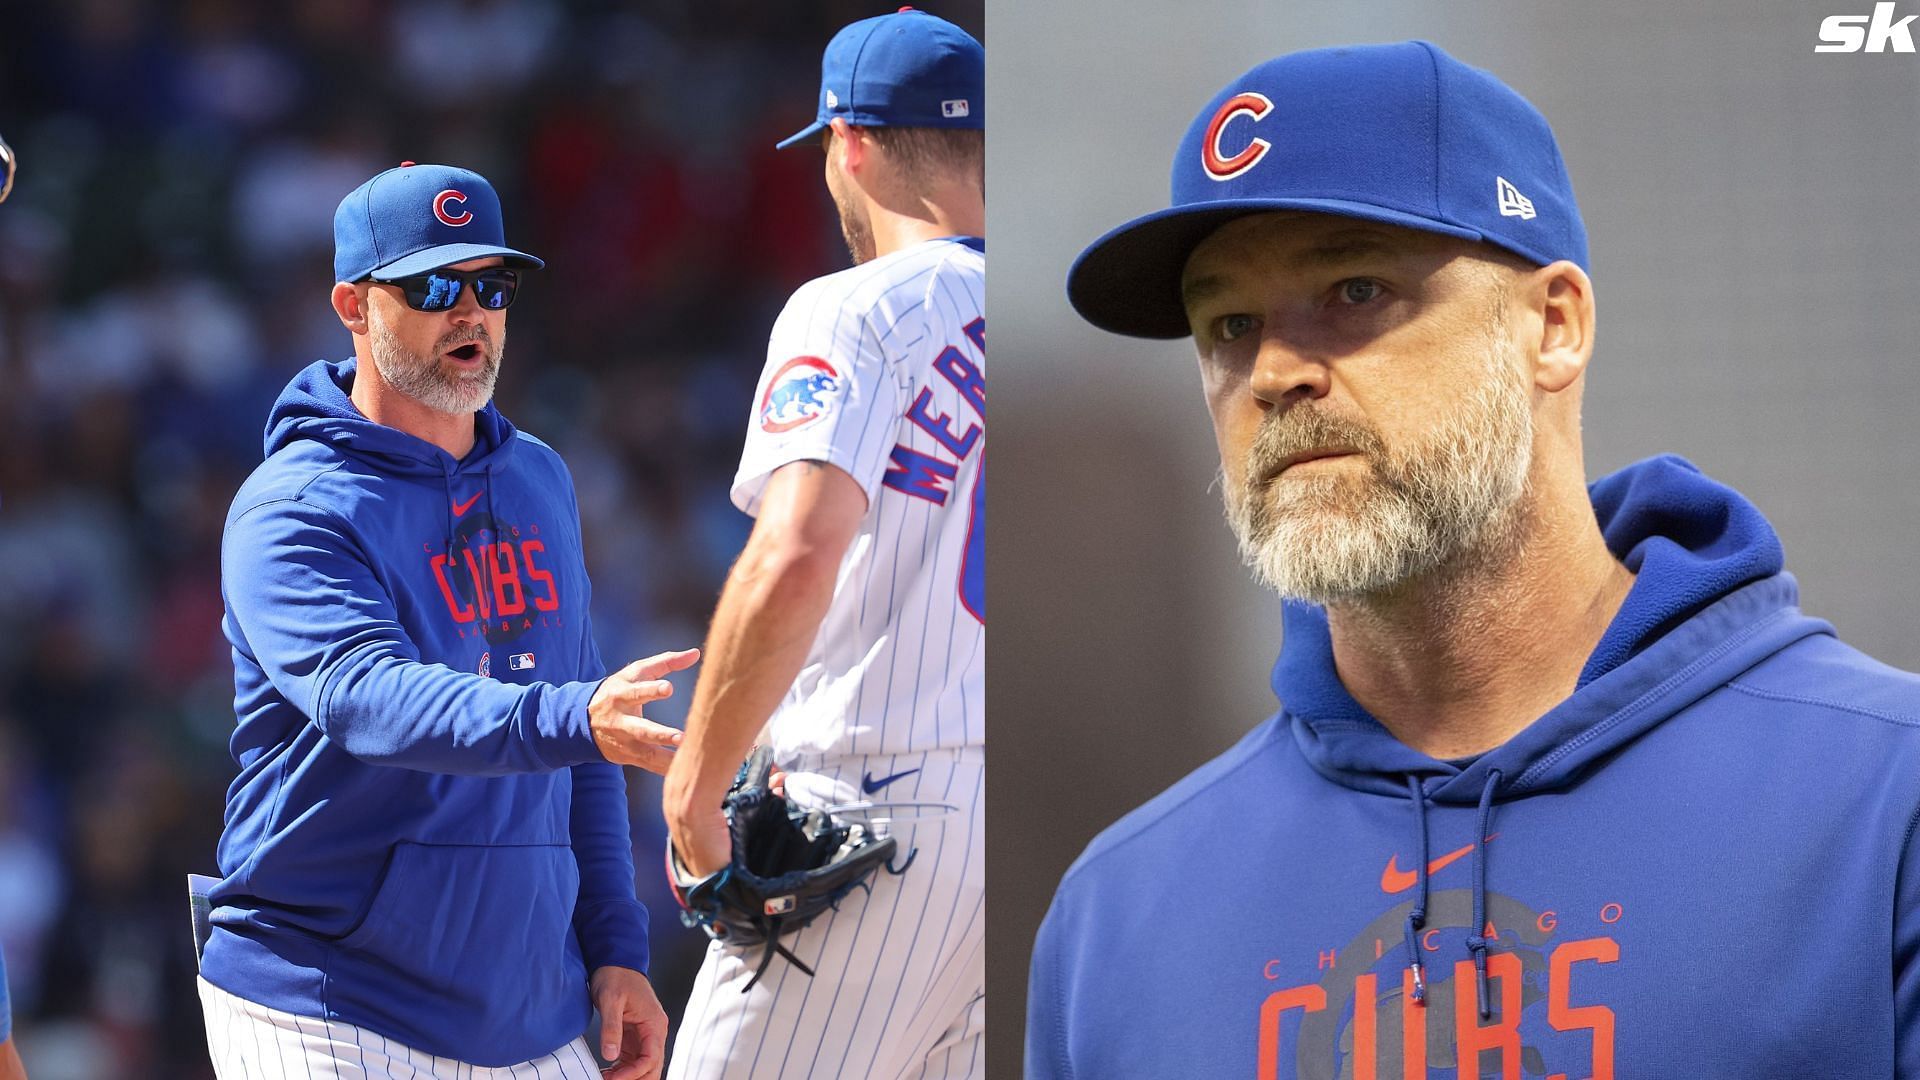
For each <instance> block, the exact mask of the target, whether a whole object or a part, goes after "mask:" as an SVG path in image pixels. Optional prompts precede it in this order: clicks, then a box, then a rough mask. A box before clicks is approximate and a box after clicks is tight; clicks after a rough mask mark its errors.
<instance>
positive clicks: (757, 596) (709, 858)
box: [663, 460, 867, 875]
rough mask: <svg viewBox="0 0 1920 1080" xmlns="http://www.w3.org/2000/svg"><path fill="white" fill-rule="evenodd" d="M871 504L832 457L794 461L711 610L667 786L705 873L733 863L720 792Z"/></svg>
mask: <svg viewBox="0 0 1920 1080" xmlns="http://www.w3.org/2000/svg"><path fill="white" fill-rule="evenodd" d="M866 512H867V496H866V492H865V491H863V490H862V489H861V487H860V484H859V483H858V482H857V481H855V480H854V478H853V477H852V476H850V475H848V474H847V473H846V472H844V471H842V470H841V469H840V468H839V467H837V466H834V465H829V464H826V463H825V462H821V461H812V460H803V461H794V462H789V463H788V464H786V465H782V466H781V467H780V468H779V469H777V470H775V472H774V473H773V475H772V476H771V477H770V478H769V479H768V481H767V485H766V489H765V492H764V495H763V496H762V499H761V503H760V508H759V519H758V521H756V522H755V524H754V527H753V534H752V535H751V536H750V537H749V538H748V539H747V545H746V548H745V549H744V550H742V551H741V553H740V558H739V560H738V561H736V562H735V563H734V566H733V570H732V572H731V573H729V574H728V575H727V583H726V586H725V587H724V588H723V589H722V590H721V593H720V603H719V606H718V607H717V608H716V609H715V611H714V615H713V625H712V627H711V629H709V631H708V634H707V646H706V650H705V657H706V659H705V666H704V668H703V670H702V672H701V675H700V681H699V683H698V684H697V685H696V686H695V688H694V693H693V706H692V708H691V710H690V712H689V714H688V716H687V731H686V736H685V740H684V741H683V742H682V744H681V746H680V749H679V752H678V753H677V754H676V755H675V758H674V762H673V767H672V769H670V770H669V771H668V773H667V781H666V787H665V791H664V795H663V803H664V805H663V810H664V811H665V814H666V818H667V827H668V829H669V831H670V832H671V833H672V837H673V844H674V850H676V851H677V852H679V854H680V858H681V861H682V863H683V864H684V865H685V866H686V868H687V870H689V871H690V872H692V873H694V874H696V875H706V874H710V873H713V872H714V871H716V870H718V869H719V868H720V867H722V866H724V865H726V863H727V861H728V854H729V849H728V841H727V829H726V821H725V819H724V817H723V816H722V814H721V811H720V805H721V800H722V799H723V798H724V797H725V795H726V792H727V787H728V785H729V784H730V783H731V782H732V780H733V776H734V773H735V772H736V771H737V770H738V769H739V768H740V762H741V761H742V760H743V759H744V758H745V757H746V756H747V752H748V750H749V749H751V748H752V746H753V740H754V737H755V736H756V735H758V734H759V732H760V729H761V727H762V726H763V725H764V724H765V723H766V722H767V718H768V717H770V716H772V715H773V710H774V709H775V708H776V707H777V706H778V705H779V704H780V701H781V699H782V698H784V697H785V696H786V693H787V689H788V687H790V686H792V685H793V680H794V677H795V676H797V675H799V674H800V668H801V666H802V665H804V664H805V663H806V659H807V652H808V650H809V649H810V648H811V647H812V644H813V639H814V636H815V635H816V634H817V633H818V632H819V629H820V622H821V620H822V619H824V618H825V617H826V614H827V608H828V606H829V605H830V604H831V603H832V601H833V589H834V582H835V579H836V578H837V577H838V575H839V572H840V562H841V559H842V558H843V557H844V556H845V555H846V552H847V547H848V545H849V544H851V543H852V542H853V537H854V534H855V533H857V532H858V531H859V528H860V521H861V519H862V518H864V517H865V516H866Z"/></svg>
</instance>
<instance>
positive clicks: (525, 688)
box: [202, 361, 647, 1066]
mask: <svg viewBox="0 0 1920 1080" xmlns="http://www.w3.org/2000/svg"><path fill="white" fill-rule="evenodd" d="M353 375H354V363H353V361H347V362H345V363H339V364H335V363H324V362H323V363H317V364H314V365H313V366H311V367H309V368H307V369H306V370H305V371H303V372H301V373H300V375H299V376H298V377H296V378H295V379H294V380H293V382H292V383H291V384H290V385H289V386H288V387H287V389H286V391H285V392H284V393H283V394H282V395H281V397H280V400H279V402H278V403H277V404H276V405H275V406H274V409H273V414H272V418H271V419H270V420H269V422H268V428H267V455H268V457H267V460H266V462H265V463H264V464H263V465H261V466H260V467H259V468H258V469H256V470H255V471H254V473H253V475H252V476H251V477H249V478H248V480H247V482H246V483H245V484H244V485H243V486H242V487H241V489H240V493H239V495H238V496H236V497H235V499H234V502H233V507H232V509H231V511H230V512H229V514H228V517H227V528H226V536H225V540H224V542H223V544H222V549H221V563H222V566H221V570H222V575H221V576H222V592H223V593H224V595H225V600H226V619H225V622H224V626H225V630H226V635H227V639H228V641H229V642H231V643H232V645H233V665H234V683H235V709H236V711H237V713H238V714H239V727H238V729H237V730H236V731H235V732H234V735H233V740H232V744H231V748H232V752H233V756H234V758H235V760H236V761H238V762H239V765H240V775H239V777H238V778H237V779H235V780H234V782H233V786H232V787H231V788H230V789H229V790H228V792H227V814H226V829H225V832H224V833H223V835H222V836H221V838H220V851H219V858H220V872H221V875H222V877H223V880H222V881H221V883H220V885H219V887H218V888H217V889H216V890H215V891H214V893H213V896H212V899H213V903H214V905H215V909H214V913H213V923H214V931H213V935H212V938H211V940H210V941H209V942H208V943H207V948H206V955H205V958H204V961H203V965H202V974H203V975H204V976H205V977H206V978H207V979H208V980H210V981H211V982H213V983H214V984H215V985H217V986H219V987H221V988H223V989H225V990H227V991H229V992H231V993H234V994H237V995H239V996H241V997H244V998H247V999H249V1000H252V1001H256V1002H258V1003H260V1004H262V1005H267V1006H270V1007H272V1008H276V1009H282V1010H285V1011H287V1012H291V1013H295V1014H298V1015H303V1016H318V1017H325V1018H327V1019H332V1020H340V1021H344V1022H346V1023H350V1024H356V1025H359V1026H361V1027H364V1028H367V1029H369V1030H371V1031H375V1032H378V1033H380V1034H382V1035H385V1036H387V1037H389V1038H393V1039H397V1040H399V1041H400V1042H402V1043H405V1044H407V1045H409V1046H412V1047H415V1048H418V1049H420V1050H424V1051H426V1052H428V1053H432V1054H437V1055H443V1056H447V1057H454V1058H458V1059H460V1060H463V1061H467V1062H471V1063H473V1064H477V1065H489V1066H501V1065H508V1064H513V1063H517V1062H522V1061H527V1060H530V1059H532V1058H535V1057H538V1056H540V1055H543V1054H546V1053H548V1052H549V1051H552V1050H554V1049H555V1048H557V1047H559V1046H561V1045H563V1044H565V1043H567V1042H569V1041H571V1040H572V1039H574V1038H576V1037H578V1036H579V1035H580V1033H581V1032H582V1031H584V1030H585V1029H586V1025H587V1022H588V1019H589V1016H590V1012H591V1010H590V1006H589V1002H588V993H587V972H588V971H590V970H592V969H593V968H597V967H600V966H602V965H605V964H618V965H621V966H623V967H630V968H634V969H637V970H641V971H644V970H646V965H647V934H646V912H645V909H644V908H642V907H641V906H640V903H639V901H638V900H637V899H635V897H634V892H633V861H632V850H631V846H630V840H629V837H628V832H627V802H626V785H625V781H624V778H623V777H622V775H621V773H620V771H619V769H618V768H617V767H615V766H613V765H611V764H608V763H607V762H606V761H605V759H604V758H602V757H601V755H600V753H599V751H598V750H597V749H596V748H595V746H594V742H593V737H592V734H591V732H590V730H589V727H588V722H587V714H586V706H587V702H588V700H589V699H590V698H591V697H592V696H593V692H594V689H595V688H596V686H597V685H598V681H599V679H600V678H601V677H602V675H603V674H604V669H603V668H602V666H601V662H600V656H599V653H598V651H597V650H596V649H595V648H594V644H593V634H592V630H591V627H590V624H589V620H588V617H587V608H588V602H589V588H588V582H587V576H586V571H585V569H584V566H583V564H582V562H581V556H580V526H579V520H578V513H577V510H576V507H575V504H574V494H573V482H572V479H571V478H570V477H569V476H568V474H567V471H566V467H565V466H564V465H563V464H562V463H561V461H560V457H559V455H557V454H555V453H554V452H553V450H552V449H550V448H549V447H548V446H546V444H544V443H542V442H540V441H539V440H537V439H534V438H532V437H530V436H528V435H525V434H523V433H520V432H516V431H515V430H514V428H513V426H512V425H511V424H509V423H508V422H507V421H506V419H505V418H504V417H502V416H501V415H500V413H499V412H498V411H497V410H496V409H495V408H494V407H493V406H492V405H488V406H487V407H486V408H485V409H484V410H482V411H481V412H480V413H479V414H478V417H477V423H476V429H477V433H478V442H477V443H476V445H475V447H474V449H473V451H472V453H470V454H468V455H467V457H466V458H465V459H464V460H461V461H455V460H454V459H453V457H452V456H451V455H449V454H447V453H446V452H445V451H443V450H441V449H439V448H438V447H435V446H433V445H432V444H430V443H427V442H424V441H422V440H420V439H417V438H415V437H413V436H411V435H408V434H406V433H404V432H401V431H397V430H395V429H393V428H389V427H383V426H381V425H379V424H375V423H373V422H372V421H370V420H368V419H366V418H365V417H364V416H362V415H361V414H360V412H359V411H358V410H357V409H356V408H355V407H354V405H353V403H352V401H351V400H350V398H349V393H350V391H351V388H352V385H353Z"/></svg>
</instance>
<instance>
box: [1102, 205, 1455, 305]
mask: <svg viewBox="0 0 1920 1080" xmlns="http://www.w3.org/2000/svg"><path fill="white" fill-rule="evenodd" d="M1272 210H1305V211H1310V212H1314V213H1321V214H1335V215H1338V216H1340V217H1351V218H1360V219H1362V220H1364V221H1378V222H1381V223H1382V224H1386V225H1402V226H1405V227H1407V228H1409V229H1421V230H1424V231H1426V232H1437V233H1442V234H1444V235H1447V236H1457V237H1460V238H1461V239H1463V240H1480V239H1483V237H1482V236H1481V234H1480V232H1479V231H1478V230H1475V229H1469V228H1466V227H1464V226H1461V225H1455V224H1453V223H1451V222H1446V221H1439V220H1436V219H1434V218H1430V217H1423V216H1421V215H1419V214H1410V213H1407V212H1405V211H1401V210H1391V209H1388V208H1386V207H1383V206H1373V205H1371V204H1369V203H1360V202H1348V201H1346V200H1344V199H1305V198H1298V199H1273V198H1270V199H1227V200H1221V201H1219V202H1208V203H1196V204H1193V205H1189V206H1176V207H1172V208H1170V209H1166V210H1159V211H1156V212H1154V213H1151V214H1148V215H1146V216H1145V217H1139V218H1135V219H1134V220H1132V221H1129V222H1127V223H1126V224H1125V225H1122V226H1120V227H1119V228H1117V229H1114V230H1113V231H1112V232H1109V233H1107V234H1106V235H1105V236H1102V237H1101V238H1100V239H1098V240H1095V241H1094V242H1093V243H1092V244H1091V245H1089V246H1088V247H1087V250H1085V251H1083V252H1081V253H1080V257H1079V258H1078V259H1075V260H1074V263H1073V268H1072V269H1070V270H1068V271H1067V302H1068V303H1070V304H1072V305H1073V310H1075V311H1077V312H1079V313H1080V317H1081V318H1083V319H1085V320H1087V321H1088V322H1090V323H1092V324H1093V325H1095V326H1097V327H1099V328H1100V329H1102V330H1107V331H1111V332H1113V333H1115V334H1125V335H1127V336H1128V337H1140V338H1160V339H1172V338H1183V337H1186V336H1187V335H1188V334H1189V333H1191V332H1192V331H1191V330H1190V328H1189V327H1188V325H1187V309H1186V305H1185V304H1184V303H1183V302H1182V301H1181V299H1180V275H1181V273H1182V272H1184V271H1185V270H1186V267H1187V259H1188V257H1189V256H1191V255H1192V254H1193V249H1194V248H1196V247H1198V246H1200V242H1201V241H1202V240H1205V239H1206V238H1207V237H1208V236H1211V235H1212V234H1213V231H1214V230H1215V229H1218V228H1219V227H1220V226H1222V225H1225V224H1226V223H1227V222H1229V221H1232V220H1234V219H1235V218H1242V217H1246V216H1247V215H1248V214H1259V213H1265V212H1268V211H1272Z"/></svg>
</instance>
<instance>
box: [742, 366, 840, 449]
mask: <svg viewBox="0 0 1920 1080" xmlns="http://www.w3.org/2000/svg"><path fill="white" fill-rule="evenodd" d="M845 388H846V382H845V380H843V379H841V378H840V372H839V371H838V370H837V369H835V368H834V366H833V365H832V364H830V363H828V362H827V361H825V360H823V359H821V358H820V357H818V356H796V357H794V358H793V359H791V360H789V361H787V362H786V363H784V364H782V365H780V368H779V370H777V371H775V372H774V373H773V377H772V378H771V379H768V380H767V389H766V392H765V393H763V394H761V395H760V427H761V430H763V431H768V432H772V433H773V434H776V435H777V434H779V433H780V432H783V431H792V430H794V429H795V428H802V427H805V426H807V425H808V424H811V423H813V422H814V421H815V420H818V419H820V418H821V417H823V416H825V415H827V414H828V413H829V412H832V411H833V407H834V405H835V404H837V403H838V402H839V400H840V395H841V393H842V392H843V391H844V390H845Z"/></svg>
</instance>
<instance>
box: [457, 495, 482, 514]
mask: <svg viewBox="0 0 1920 1080" xmlns="http://www.w3.org/2000/svg"><path fill="white" fill-rule="evenodd" d="M485 494H486V492H484V491H476V492H474V493H473V498H471V499H468V500H467V501H466V502H463V503H454V504H453V516H454V517H459V516H460V515H461V514H464V513H466V512H467V511H469V510H471V509H473V504H474V503H477V502H479V501H480V496H482V495H485Z"/></svg>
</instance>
